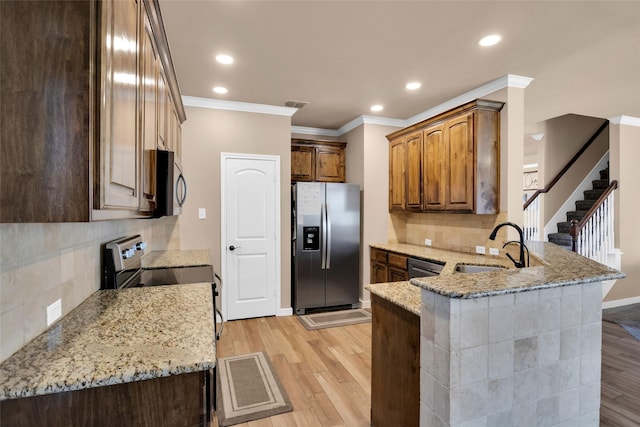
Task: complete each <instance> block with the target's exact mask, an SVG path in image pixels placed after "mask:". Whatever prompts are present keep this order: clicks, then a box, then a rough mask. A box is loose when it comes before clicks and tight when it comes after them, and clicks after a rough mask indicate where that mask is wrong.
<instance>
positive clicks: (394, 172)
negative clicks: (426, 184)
mask: <svg viewBox="0 0 640 427" xmlns="http://www.w3.org/2000/svg"><path fill="white" fill-rule="evenodd" d="M406 157H407V145H406V144H405V142H404V138H398V139H395V140H392V141H391V143H390V145H389V210H391V211H394V210H401V211H403V210H404V209H405V207H406V194H405V189H406V187H405V166H406V162H407V160H406Z"/></svg>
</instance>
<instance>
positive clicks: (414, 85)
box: [405, 82, 422, 90]
mask: <svg viewBox="0 0 640 427" xmlns="http://www.w3.org/2000/svg"><path fill="white" fill-rule="evenodd" d="M421 87H422V83H419V82H410V83H407V84H406V85H405V88H406V89H409V90H416V89H420V88H421Z"/></svg>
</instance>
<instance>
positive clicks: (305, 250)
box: [291, 182, 360, 314]
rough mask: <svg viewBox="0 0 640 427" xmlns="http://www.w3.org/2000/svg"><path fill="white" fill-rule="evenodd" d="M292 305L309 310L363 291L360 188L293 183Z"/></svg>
mask: <svg viewBox="0 0 640 427" xmlns="http://www.w3.org/2000/svg"><path fill="white" fill-rule="evenodd" d="M291 205H292V218H291V220H292V243H293V247H292V252H291V254H292V263H291V265H292V272H291V277H292V283H293V292H292V303H293V307H294V309H295V312H296V314H304V313H305V311H306V310H307V309H312V308H321V307H337V306H347V305H351V306H352V307H356V306H357V304H358V297H359V293H360V186H359V185H358V184H333V183H322V182H298V183H295V184H293V186H292V203H291Z"/></svg>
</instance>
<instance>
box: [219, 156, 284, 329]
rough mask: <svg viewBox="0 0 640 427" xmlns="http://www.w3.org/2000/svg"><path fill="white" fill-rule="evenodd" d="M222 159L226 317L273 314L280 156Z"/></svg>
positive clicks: (277, 262)
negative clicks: (223, 174) (277, 158)
mask: <svg viewBox="0 0 640 427" xmlns="http://www.w3.org/2000/svg"><path fill="white" fill-rule="evenodd" d="M238 156H242V155H238ZM223 162H224V164H225V166H224V173H225V176H224V177H223V184H222V185H223V191H222V194H223V200H222V211H223V224H222V226H223V227H224V228H223V240H224V242H225V247H224V248H223V250H224V256H223V258H226V268H225V273H224V274H225V275H226V278H225V286H224V288H223V290H222V292H223V294H225V295H226V298H225V299H226V305H227V313H226V318H227V319H228V320H233V319H246V318H249V317H260V316H272V315H275V314H276V308H277V305H276V302H277V299H276V294H277V292H276V285H277V280H276V278H277V276H279V274H278V268H279V256H278V252H277V249H278V242H279V239H278V236H277V229H279V227H278V226H277V221H279V214H278V211H279V210H278V207H279V203H280V201H279V200H278V199H279V191H278V177H279V170H278V169H279V162H277V161H276V159H274V158H273V157H266V158H261V157H258V156H255V157H254V156H248V157H236V156H228V157H225V156H224V155H223ZM225 178H226V179H225ZM223 262H224V259H223Z"/></svg>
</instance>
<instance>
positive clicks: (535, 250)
mask: <svg viewBox="0 0 640 427" xmlns="http://www.w3.org/2000/svg"><path fill="white" fill-rule="evenodd" d="M526 245H527V247H528V248H529V250H530V251H531V261H532V264H534V265H535V266H533V267H527V268H512V267H513V263H511V261H509V260H508V259H506V258H499V257H493V256H483V255H475V254H466V253H461V252H455V251H448V250H442V249H435V248H430V247H423V246H417V245H407V244H402V243H390V244H376V245H371V247H372V248H378V249H383V250H387V251H392V252H398V253H401V254H404V255H408V256H413V257H418V258H426V259H431V260H435V261H441V262H445V266H444V268H443V270H442V272H441V274H440V276H436V277H424V278H416V279H411V280H410V281H407V282H396V283H394V284H393V286H392V289H395V290H385V289H384V288H385V286H386V285H387V284H375V285H374V284H372V285H367V286H366V289H368V290H369V291H370V292H372V293H374V294H376V295H378V296H380V297H383V298H386V299H389V300H390V301H392V302H395V303H396V304H399V305H400V306H403V307H406V306H413V300H414V298H415V297H414V294H413V293H412V291H409V290H408V289H405V290H403V291H400V290H399V289H400V288H403V287H404V288H407V287H417V288H423V289H427V290H429V291H432V292H435V293H438V294H441V295H445V296H448V297H451V298H480V297H485V296H491V295H501V294H506V293H514V292H523V291H528V290H535V289H543V288H552V287H559V286H567V285H574V284H578V283H588V282H600V281H605V280H613V279H620V278H623V277H625V275H624V273H621V272H619V271H617V270H614V269H612V268H609V267H607V266H605V265H602V264H600V263H598V262H595V261H592V260H590V259H588V258H585V257H582V256H580V255H577V254H575V253H574V252H571V251H567V250H565V249H562V248H560V247H559V246H557V245H554V244H553V243H546V242H536V241H528V242H526ZM457 264H479V265H490V266H504V267H508V268H505V269H500V270H495V271H487V272H481V273H456V272H455V268H456V265H457ZM536 264H537V265H536ZM402 295H405V298H402V301H400V302H399V301H398V299H399V298H400V296H402ZM394 298H395V300H394ZM410 311H413V312H415V311H414V310H410Z"/></svg>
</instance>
